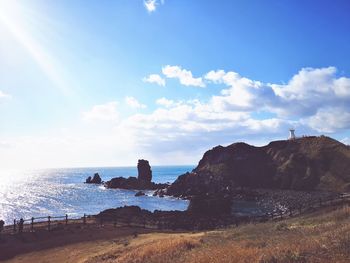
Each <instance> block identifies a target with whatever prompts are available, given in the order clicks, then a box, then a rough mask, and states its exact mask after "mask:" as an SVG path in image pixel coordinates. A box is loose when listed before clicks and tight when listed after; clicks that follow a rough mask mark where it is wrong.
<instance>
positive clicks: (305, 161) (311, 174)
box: [166, 136, 350, 197]
mask: <svg viewBox="0 0 350 263" xmlns="http://www.w3.org/2000/svg"><path fill="white" fill-rule="evenodd" d="M237 187H251V188H274V189H291V190H329V191H350V148H349V146H346V145H344V144H342V143H340V142H338V141H336V140H334V139H332V138H329V137H325V136H320V137H315V136H313V137H303V138H298V139H296V140H284V141H274V142H271V143H269V144H268V145H266V146H263V147H255V146H251V145H248V144H246V143H234V144H231V145H229V146H227V147H223V146H217V147H215V148H213V149H211V150H209V151H207V152H206V153H205V154H204V156H203V158H202V159H201V160H200V162H199V164H198V166H197V167H196V168H195V169H194V170H193V171H192V172H191V173H186V174H183V175H181V176H179V177H178V179H177V180H176V181H175V182H174V183H173V184H172V185H171V186H170V187H168V189H167V192H166V193H167V194H169V195H174V196H183V197H188V196H192V195H200V194H207V193H209V194H215V193H218V192H220V193H223V192H230V191H231V190H233V189H237Z"/></svg>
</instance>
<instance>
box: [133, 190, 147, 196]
mask: <svg viewBox="0 0 350 263" xmlns="http://www.w3.org/2000/svg"><path fill="white" fill-rule="evenodd" d="M143 195H145V193H144V192H142V191H138V192H137V193H136V194H135V196H143Z"/></svg>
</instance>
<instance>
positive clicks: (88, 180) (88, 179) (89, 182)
mask: <svg viewBox="0 0 350 263" xmlns="http://www.w3.org/2000/svg"><path fill="white" fill-rule="evenodd" d="M85 183H86V184H91V176H89V177H88V178H86V180H85Z"/></svg>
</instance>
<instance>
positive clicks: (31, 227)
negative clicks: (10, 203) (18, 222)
mask: <svg viewBox="0 0 350 263" xmlns="http://www.w3.org/2000/svg"><path fill="white" fill-rule="evenodd" d="M30 231H32V232H34V217H32V222H31V226H30Z"/></svg>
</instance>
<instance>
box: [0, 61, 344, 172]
mask: <svg viewBox="0 0 350 263" xmlns="http://www.w3.org/2000/svg"><path fill="white" fill-rule="evenodd" d="M169 67H170V66H169ZM175 71H177V74H175V75H176V76H179V74H178V72H180V73H181V72H182V71H183V70H182V69H181V68H177V69H176V70H175ZM188 72H189V71H188ZM169 74H170V73H169ZM181 74H182V73H181ZM191 78H193V77H192V74H191ZM179 79H180V77H179ZM203 79H204V80H205V81H206V83H207V85H216V84H219V85H223V86H224V88H223V89H222V90H221V92H218V93H216V94H213V95H212V96H211V97H210V98H208V99H206V100H199V99H190V100H174V99H171V98H165V97H161V98H159V99H158V100H156V105H155V109H154V110H153V111H151V112H150V113H139V112H138V113H135V114H133V115H131V116H128V117H124V118H122V117H119V114H118V111H117V103H116V102H115V101H114V102H108V103H105V104H101V105H95V106H94V107H92V108H91V109H90V110H89V111H86V112H84V113H83V118H84V119H85V120H88V121H90V123H88V124H86V123H84V122H81V123H79V125H83V127H80V128H81V130H80V132H79V131H77V132H76V133H75V135H74V133H72V132H67V134H66V135H64V137H58V138H51V139H46V138H36V139H30V140H29V139H28V140H27V139H23V140H17V139H16V138H14V139H12V140H9V139H7V138H0V159H1V160H4V163H7V162H10V160H11V158H13V159H15V158H17V156H22V157H21V158H22V159H23V160H22V161H23V162H27V163H35V162H37V163H39V161H35V160H42V159H43V160H44V161H45V162H44V163H48V164H50V165H51V163H52V162H53V161H52V160H56V159H59V158H60V156H63V157H61V158H66V163H68V164H69V165H74V166H77V165H80V166H83V165H99V164H101V165H103V164H107V165H113V164H119V163H120V164H133V163H135V160H137V159H138V158H141V157H142V158H147V159H149V160H150V161H151V163H152V164H180V163H182V164H183V163H195V162H197V161H198V160H199V159H200V158H201V156H202V154H203V152H204V151H206V150H207V149H209V148H211V147H213V146H216V145H218V144H221V145H227V144H230V143H232V142H237V141H245V142H247V143H252V144H258V145H262V144H264V143H266V142H268V141H270V140H275V139H282V138H287V136H288V129H289V128H290V127H295V128H296V130H297V135H303V134H307V135H315V134H316V135H317V134H320V133H332V135H333V134H336V133H337V132H342V138H344V137H346V138H344V139H343V141H344V142H349V139H348V138H349V137H350V135H349V133H348V132H347V133H345V134H344V131H345V132H346V130H348V129H350V97H349V96H348V94H349V92H350V91H349V89H350V88H349V78H347V77H338V76H337V75H336V69H335V68H333V67H329V68H320V69H311V68H305V69H301V70H300V71H299V72H297V74H295V75H294V76H291V78H290V80H289V81H287V83H286V84H280V83H263V82H260V81H256V80H251V79H248V78H245V77H243V76H241V75H239V74H238V73H236V72H233V71H229V72H225V71H224V70H217V71H210V72H208V73H207V74H204V77H203ZM127 101H128V102H127ZM125 102H126V103H128V104H129V105H134V106H135V107H136V108H138V107H140V105H142V104H141V103H140V102H138V101H137V100H136V99H135V98H133V97H129V98H128V99H127V98H125ZM96 120H105V121H106V122H98V123H97V122H96ZM84 125H86V126H84ZM72 134H73V135H72ZM70 136H71V137H70ZM81 136H83V138H80V137H81ZM1 142H2V143H1ZM8 145H11V147H7V146H8ZM14 145H15V146H14ZM38 145H39V146H40V147H38ZM28 149H31V150H28ZM53 149H54V150H53ZM47 152H49V153H50V156H48V154H47ZM58 153H59V154H58ZM79 153H82V154H81V155H80V154H79ZM78 155H79V157H80V158H83V160H85V162H84V163H82V162H79V163H78V164H76V163H75V164H71V162H73V161H72V160H74V157H75V156H78ZM26 156H30V158H27V159H26ZM49 157H50V158H49ZM104 160H106V162H105V163H104ZM118 161H119V163H118ZM13 163H14V164H17V163H18V161H17V162H13ZM57 165H61V163H59V164H57ZM62 165H64V164H63V161H62Z"/></svg>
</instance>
